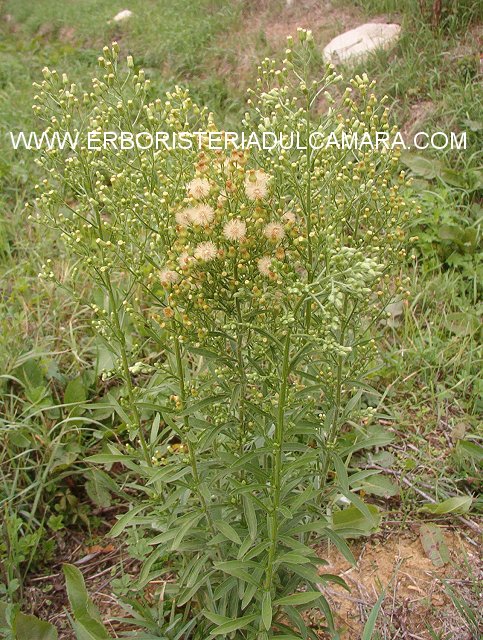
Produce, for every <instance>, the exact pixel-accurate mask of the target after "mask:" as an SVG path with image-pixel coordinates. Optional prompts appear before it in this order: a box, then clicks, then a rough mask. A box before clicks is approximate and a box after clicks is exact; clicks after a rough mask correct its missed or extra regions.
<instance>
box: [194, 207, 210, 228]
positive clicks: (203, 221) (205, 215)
mask: <svg viewBox="0 0 483 640" xmlns="http://www.w3.org/2000/svg"><path fill="white" fill-rule="evenodd" d="M214 219H215V212H214V211H213V209H212V208H211V207H210V205H208V204H200V205H199V206H197V207H193V209H188V220H189V221H190V222H191V223H192V224H196V225H199V226H200V227H207V226H208V225H209V224H210V223H211V222H213V220H214Z"/></svg>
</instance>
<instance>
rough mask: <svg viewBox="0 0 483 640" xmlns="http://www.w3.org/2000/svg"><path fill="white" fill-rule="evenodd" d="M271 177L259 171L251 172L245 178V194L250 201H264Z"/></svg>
mask: <svg viewBox="0 0 483 640" xmlns="http://www.w3.org/2000/svg"><path fill="white" fill-rule="evenodd" d="M269 180H270V176H269V175H268V174H267V173H265V172H264V171H262V170H261V169H257V170H256V171H249V172H248V174H247V176H246V178H245V193H246V194H247V198H248V199H249V200H262V199H263V198H265V196H266V195H267V193H268V182H269Z"/></svg>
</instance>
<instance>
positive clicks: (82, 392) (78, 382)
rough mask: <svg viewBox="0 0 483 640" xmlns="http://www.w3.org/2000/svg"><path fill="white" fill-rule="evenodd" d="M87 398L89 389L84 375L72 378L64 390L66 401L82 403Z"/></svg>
mask: <svg viewBox="0 0 483 640" xmlns="http://www.w3.org/2000/svg"><path fill="white" fill-rule="evenodd" d="M86 400H87V389H86V386H85V383H84V380H83V379H82V376H78V377H77V378H74V380H70V381H69V382H68V383H67V385H66V387H65V391H64V403H65V404H71V403H81V402H85V401H86Z"/></svg>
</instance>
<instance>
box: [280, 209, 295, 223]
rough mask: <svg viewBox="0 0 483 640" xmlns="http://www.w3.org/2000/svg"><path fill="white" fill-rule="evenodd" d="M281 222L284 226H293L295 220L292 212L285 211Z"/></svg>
mask: <svg viewBox="0 0 483 640" xmlns="http://www.w3.org/2000/svg"><path fill="white" fill-rule="evenodd" d="M282 220H283V221H284V222H285V224H295V223H296V221H297V218H296V216H295V213H294V212H293V211H286V212H285V213H284V214H283V216H282Z"/></svg>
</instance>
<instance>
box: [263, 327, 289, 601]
mask: <svg viewBox="0 0 483 640" xmlns="http://www.w3.org/2000/svg"><path fill="white" fill-rule="evenodd" d="M289 355H290V331H287V336H286V338H285V346H284V353H283V363H282V381H281V385H280V393H279V398H278V411H277V420H276V424H275V435H274V442H273V448H274V461H273V468H272V480H271V486H272V513H271V527H270V532H269V533H270V547H269V551H268V563H267V572H266V576H265V584H264V589H265V591H269V590H270V588H271V586H272V580H273V572H274V562H275V555H276V553H277V543H278V527H279V521H278V511H279V507H280V490H281V481H282V451H283V442H284V432H285V403H286V401H287V389H288V375H289Z"/></svg>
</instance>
